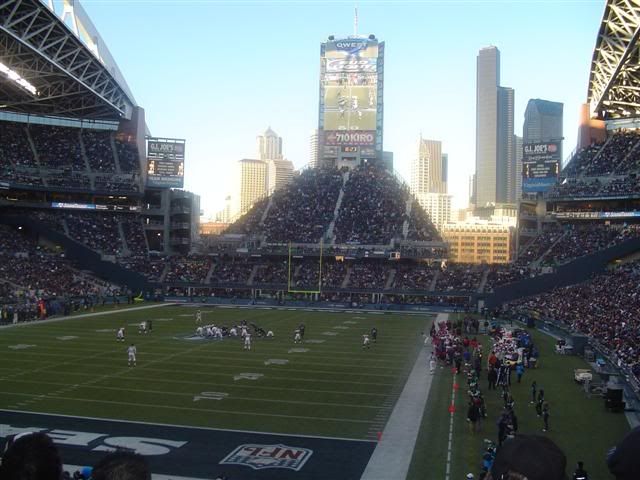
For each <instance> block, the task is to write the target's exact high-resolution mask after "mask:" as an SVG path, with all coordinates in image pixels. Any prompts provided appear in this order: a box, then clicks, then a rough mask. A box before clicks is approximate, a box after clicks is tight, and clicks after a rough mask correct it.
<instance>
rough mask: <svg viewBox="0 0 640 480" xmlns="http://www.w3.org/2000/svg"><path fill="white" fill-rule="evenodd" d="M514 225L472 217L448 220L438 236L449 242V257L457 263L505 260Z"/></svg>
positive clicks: (510, 248)
mask: <svg viewBox="0 0 640 480" xmlns="http://www.w3.org/2000/svg"><path fill="white" fill-rule="evenodd" d="M513 230H514V228H513V227H511V226H509V225H506V224H500V223H493V222H488V221H486V220H485V221H483V220H474V221H467V222H461V223H449V224H447V225H445V226H444V228H443V230H442V236H443V238H444V240H445V241H446V242H447V243H448V244H449V254H450V259H451V260H453V261H455V262H460V263H476V264H482V263H488V264H494V263H509V261H510V260H511V250H512V248H513V247H512V245H513V242H512V238H513Z"/></svg>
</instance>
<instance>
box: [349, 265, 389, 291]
mask: <svg viewBox="0 0 640 480" xmlns="http://www.w3.org/2000/svg"><path fill="white" fill-rule="evenodd" d="M389 270H390V269H389V264H388V262H386V263H383V262H366V263H365V262H363V263H354V264H353V265H352V266H351V273H350V274H349V285H348V287H351V288H365V289H375V290H382V289H383V288H384V287H385V284H386V281H387V275H388V274H389Z"/></svg>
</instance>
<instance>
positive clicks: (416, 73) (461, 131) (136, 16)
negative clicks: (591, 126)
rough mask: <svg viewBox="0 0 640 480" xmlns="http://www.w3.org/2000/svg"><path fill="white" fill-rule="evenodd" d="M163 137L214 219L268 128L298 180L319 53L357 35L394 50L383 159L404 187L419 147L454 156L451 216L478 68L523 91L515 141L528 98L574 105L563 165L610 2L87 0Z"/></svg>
mask: <svg viewBox="0 0 640 480" xmlns="http://www.w3.org/2000/svg"><path fill="white" fill-rule="evenodd" d="M81 3H82V5H83V6H84V8H85V10H86V11H87V13H88V14H89V16H90V18H91V20H92V21H93V23H94V24H95V26H96V27H97V29H98V31H99V32H100V34H101V36H102V38H103V40H104V41H105V43H106V44H107V46H108V48H109V50H110V51H111V54H112V55H113V57H114V58H115V60H116V62H117V63H118V66H119V67H120V70H121V71H122V73H123V74H124V76H125V78H126V80H127V83H128V84H129V87H130V88H131V90H132V92H133V95H134V96H135V98H136V101H137V103H138V105H140V106H142V107H143V108H144V109H145V112H146V120H147V125H148V126H149V129H150V131H151V134H152V135H154V136H160V137H175V138H184V139H186V154H185V157H186V160H185V188H186V189H187V190H190V191H193V192H195V193H197V194H198V195H200V196H201V208H202V209H203V210H204V216H205V218H209V217H213V216H214V214H215V212H216V211H219V210H221V209H222V208H223V206H224V198H225V196H226V195H227V194H233V193H234V185H232V182H231V180H232V178H233V168H234V164H235V163H236V162H237V161H238V160H240V159H242V158H255V157H256V136H257V135H259V134H260V133H261V132H263V131H264V130H265V129H266V128H267V127H269V126H270V127H271V128H272V129H273V130H274V131H275V132H276V133H278V135H280V136H281V137H282V139H283V150H284V156H285V157H286V158H288V159H289V160H291V161H292V162H293V164H294V166H295V167H296V168H302V167H303V166H305V165H306V164H307V163H308V162H309V160H310V157H309V155H310V152H309V136H310V134H311V132H312V130H313V129H314V128H317V117H318V91H319V90H318V89H319V68H320V60H319V55H320V43H321V42H323V41H326V40H327V37H328V36H329V35H336V36H340V35H351V34H352V33H353V29H354V21H353V18H354V6H355V5H356V3H357V7H358V20H359V28H358V33H360V34H364V35H368V34H375V35H376V36H377V38H378V39H379V40H382V41H384V42H385V78H384V81H385V90H384V150H387V151H392V152H393V153H394V167H395V170H397V171H398V172H399V173H400V174H401V175H402V176H403V177H404V178H405V179H406V180H407V181H408V180H409V172H410V164H411V161H412V159H413V158H414V157H415V155H416V153H417V144H418V139H419V137H420V135H421V134H422V136H423V138H428V139H433V140H440V141H442V144H443V146H442V150H443V152H446V153H448V154H449V193H451V194H453V196H454V207H456V208H464V207H466V205H467V202H468V181H469V176H470V175H472V174H473V172H474V170H475V128H476V125H475V91H476V90H475V89H476V56H477V54H478V51H479V50H480V48H482V47H485V46H489V45H494V46H496V47H498V49H499V50H500V54H501V82H500V83H501V85H503V86H508V87H512V88H513V89H514V90H515V132H514V133H515V134H516V135H522V123H523V119H524V111H525V108H526V105H527V102H528V100H529V99H531V98H542V99H545V100H551V101H557V102H562V103H564V136H565V141H564V146H563V148H564V157H567V156H568V155H569V153H570V152H571V151H572V150H573V149H574V148H575V144H576V136H577V125H578V123H577V122H578V110H579V107H580V105H581V104H582V103H585V102H586V98H587V87H588V79H589V69H590V63H591V58H592V54H593V48H594V45H595V41H596V35H597V32H598V29H599V25H600V21H601V18H602V13H603V10H604V4H605V2H604V0H580V1H569V0H564V1H563V0H551V1H547V0H532V1H526V0H525V1H519V0H510V1H506V0H494V1H473V0H444V1H423V0H393V1H388V0H382V1H376V0H369V1H367V0H359V1H357V2H354V1H339V0H322V1H314V0H309V1H304V0H279V1H276V0H273V1H257V0H254V1H245V0H235V1H217V0H168V1H161V0H84V1H82V2H81Z"/></svg>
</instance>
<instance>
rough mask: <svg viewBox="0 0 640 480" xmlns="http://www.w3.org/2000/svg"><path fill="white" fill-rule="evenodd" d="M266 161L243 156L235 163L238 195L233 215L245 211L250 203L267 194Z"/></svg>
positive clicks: (250, 205)
mask: <svg viewBox="0 0 640 480" xmlns="http://www.w3.org/2000/svg"><path fill="white" fill-rule="evenodd" d="M267 175H268V174H267V162H265V161H263V160H255V159H251V158H244V159H242V160H240V161H239V162H238V164H237V170H236V176H237V180H236V182H237V188H238V195H234V199H235V201H236V205H235V209H234V210H235V212H234V215H242V214H244V213H246V212H247V211H248V210H249V209H250V208H251V207H252V205H253V204H254V203H255V202H257V201H258V200H260V199H261V198H263V197H266V196H267Z"/></svg>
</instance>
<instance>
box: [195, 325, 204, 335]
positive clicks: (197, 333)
mask: <svg viewBox="0 0 640 480" xmlns="http://www.w3.org/2000/svg"><path fill="white" fill-rule="evenodd" d="M196 335H198V336H199V337H203V336H204V331H203V330H202V327H198V328H196Z"/></svg>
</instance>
